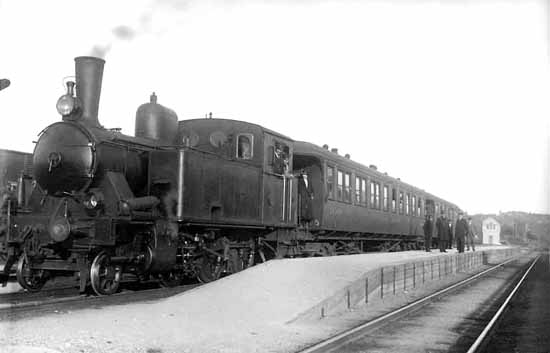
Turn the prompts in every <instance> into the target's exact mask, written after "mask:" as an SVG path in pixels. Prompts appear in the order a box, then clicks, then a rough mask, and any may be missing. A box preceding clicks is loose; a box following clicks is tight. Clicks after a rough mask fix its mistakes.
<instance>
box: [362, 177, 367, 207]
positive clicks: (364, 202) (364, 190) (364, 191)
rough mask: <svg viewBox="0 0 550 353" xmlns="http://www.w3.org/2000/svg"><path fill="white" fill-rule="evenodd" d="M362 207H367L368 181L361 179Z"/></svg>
mask: <svg viewBox="0 0 550 353" xmlns="http://www.w3.org/2000/svg"><path fill="white" fill-rule="evenodd" d="M361 205H363V206H366V205H367V179H364V178H361Z"/></svg>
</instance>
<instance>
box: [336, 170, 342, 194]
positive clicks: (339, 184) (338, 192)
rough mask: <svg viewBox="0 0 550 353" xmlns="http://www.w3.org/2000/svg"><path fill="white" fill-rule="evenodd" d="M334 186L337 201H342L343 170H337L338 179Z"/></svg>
mask: <svg viewBox="0 0 550 353" xmlns="http://www.w3.org/2000/svg"><path fill="white" fill-rule="evenodd" d="M337 183H338V184H337V186H336V196H337V199H338V200H339V201H342V199H343V198H344V172H342V171H341V170H339V171H338V180H337Z"/></svg>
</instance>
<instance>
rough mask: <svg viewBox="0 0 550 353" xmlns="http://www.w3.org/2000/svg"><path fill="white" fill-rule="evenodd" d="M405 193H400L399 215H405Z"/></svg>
mask: <svg viewBox="0 0 550 353" xmlns="http://www.w3.org/2000/svg"><path fill="white" fill-rule="evenodd" d="M403 199H404V196H403V191H399V214H403V210H404V204H405V201H404V200H403Z"/></svg>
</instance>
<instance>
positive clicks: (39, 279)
mask: <svg viewBox="0 0 550 353" xmlns="http://www.w3.org/2000/svg"><path fill="white" fill-rule="evenodd" d="M16 276H17V282H19V284H20V285H21V287H23V288H25V289H26V290H28V291H29V292H38V291H39V290H40V289H42V287H43V286H44V283H46V281H47V280H48V275H47V271H44V270H33V269H31V268H30V267H29V263H28V262H27V259H26V256H24V255H23V256H21V257H20V258H19V262H18V263H17V271H16Z"/></svg>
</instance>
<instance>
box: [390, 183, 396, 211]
mask: <svg viewBox="0 0 550 353" xmlns="http://www.w3.org/2000/svg"><path fill="white" fill-rule="evenodd" d="M391 211H392V212H393V213H395V212H396V211H397V190H395V189H393V188H392V189H391Z"/></svg>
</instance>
